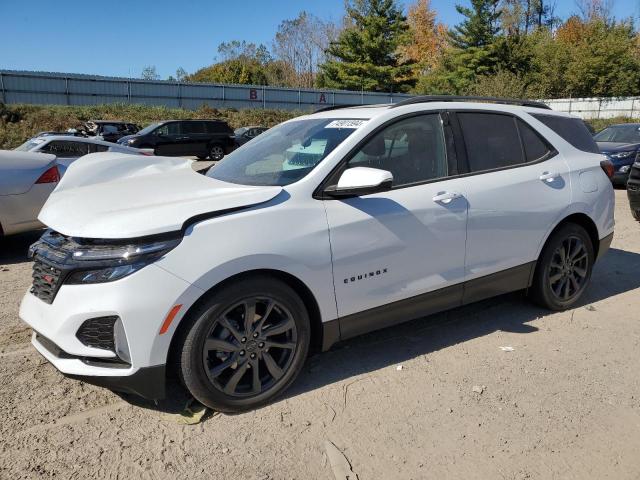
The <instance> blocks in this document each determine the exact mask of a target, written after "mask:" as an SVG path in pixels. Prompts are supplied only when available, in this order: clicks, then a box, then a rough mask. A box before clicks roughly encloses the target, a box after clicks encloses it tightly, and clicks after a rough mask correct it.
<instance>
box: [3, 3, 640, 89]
mask: <svg viewBox="0 0 640 480" xmlns="http://www.w3.org/2000/svg"><path fill="white" fill-rule="evenodd" d="M408 3H410V2H408V1H400V4H402V5H403V6H404V5H406V4H408ZM455 3H462V4H468V3H470V2H469V1H468V0H458V1H457V2H455V1H446V0H432V6H433V8H434V9H435V10H436V11H437V12H438V20H439V21H441V22H443V23H446V24H448V25H454V24H455V23H457V22H458V21H459V20H460V16H459V14H458V13H457V12H456V10H455V6H454V5H455ZM343 6H344V0H304V2H300V1H287V0H262V1H260V0H241V1H238V0H236V1H233V2H231V1H228V0H180V1H175V0H153V1H150V0H128V1H125V0H112V1H111V2H100V1H97V2H91V1H86V0H85V1H82V2H80V1H77V0H0V19H1V22H2V29H0V34H1V37H0V38H1V41H0V69H12V70H38V71H49V72H65V73H87V74H95V75H110V76H122V77H139V76H140V73H141V71H142V69H143V68H144V67H145V66H147V65H154V66H155V67H156V69H157V71H158V74H159V75H160V76H161V78H166V77H168V76H169V75H175V71H176V69H177V68H178V67H182V68H184V69H185V70H186V71H187V72H189V73H192V72H194V71H196V70H197V69H198V68H200V67H203V66H206V65H210V64H211V63H213V61H214V60H215V57H216V52H217V47H218V45H219V44H220V43H221V42H224V41H230V40H246V41H248V42H254V43H257V44H259V43H264V44H265V45H267V46H268V47H270V45H271V42H272V39H273V37H274V35H275V32H276V31H277V28H278V25H279V23H280V22H281V21H282V20H284V19H289V18H295V17H296V16H297V14H298V12H299V11H300V10H303V9H304V10H306V11H308V12H310V13H313V14H315V15H317V16H319V17H321V18H324V19H328V20H333V21H336V22H337V21H339V20H340V19H341V18H342V15H343V12H344V8H343ZM576 11H577V7H576V2H575V0H556V15H558V16H560V17H565V16H568V15H570V14H571V13H574V12H576ZM613 13H614V15H615V16H616V17H617V18H628V17H634V18H635V19H636V24H637V23H638V22H637V20H638V18H639V17H640V0H613Z"/></svg>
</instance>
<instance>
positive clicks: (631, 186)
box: [627, 160, 640, 222]
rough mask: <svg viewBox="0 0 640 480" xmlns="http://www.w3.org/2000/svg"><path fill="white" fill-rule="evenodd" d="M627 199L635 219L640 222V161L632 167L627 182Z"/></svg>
mask: <svg viewBox="0 0 640 480" xmlns="http://www.w3.org/2000/svg"><path fill="white" fill-rule="evenodd" d="M627 197H629V206H630V207H631V213H632V214H633V218H635V219H636V220H638V221H639V222H640V160H639V161H636V162H635V163H634V164H633V165H631V172H630V173H629V180H628V181H627Z"/></svg>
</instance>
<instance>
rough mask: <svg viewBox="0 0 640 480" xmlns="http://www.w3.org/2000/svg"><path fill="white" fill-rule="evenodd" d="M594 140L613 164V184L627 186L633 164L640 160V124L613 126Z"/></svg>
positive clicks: (597, 135) (599, 133) (601, 132)
mask: <svg viewBox="0 0 640 480" xmlns="http://www.w3.org/2000/svg"><path fill="white" fill-rule="evenodd" d="M593 139H594V140H595V141H596V143H597V144H598V148H599V149H600V151H601V152H602V153H604V154H605V155H606V156H607V158H608V159H609V160H611V163H613V168H614V174H613V177H612V178H611V181H612V182H613V184H614V185H626V184H627V180H628V179H629V173H630V172H631V166H632V165H633V162H635V161H636V160H640V156H639V152H640V123H622V124H619V125H611V126H609V127H607V128H605V129H604V130H602V131H600V132H598V133H597V134H596V135H595V136H594V137H593Z"/></svg>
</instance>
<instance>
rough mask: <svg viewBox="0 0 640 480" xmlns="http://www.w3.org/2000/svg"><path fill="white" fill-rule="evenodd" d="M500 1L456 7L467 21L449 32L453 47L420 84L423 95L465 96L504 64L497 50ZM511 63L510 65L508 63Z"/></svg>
mask: <svg viewBox="0 0 640 480" xmlns="http://www.w3.org/2000/svg"><path fill="white" fill-rule="evenodd" d="M499 1H500V0H471V8H468V7H463V6H461V5H456V9H457V10H458V12H459V13H460V14H461V15H462V16H463V17H465V18H464V20H463V21H462V22H460V23H459V24H458V25H456V26H455V27H454V28H453V29H452V30H451V31H450V32H449V40H450V47H449V48H448V49H446V50H445V52H444V54H443V55H442V58H441V60H440V62H439V64H438V67H437V68H436V69H435V70H434V72H433V74H431V75H428V76H426V77H423V78H421V79H420V80H419V82H418V85H417V88H416V90H417V91H418V92H420V93H438V94H457V95H459V94H463V93H465V92H467V91H468V90H469V88H470V87H471V85H473V84H474V83H475V81H476V78H477V77H478V76H481V75H491V74H492V73H494V72H495V71H496V70H497V69H498V67H499V64H500V58H499V53H500V52H501V51H502V52H504V51H507V50H508V49H507V48H506V47H507V45H502V50H500V49H497V48H496V45H495V44H496V40H497V39H498V33H499V31H500V25H499V23H498V21H499V19H500V15H501V11H500V10H499V8H498V4H499ZM507 63H508V62H507Z"/></svg>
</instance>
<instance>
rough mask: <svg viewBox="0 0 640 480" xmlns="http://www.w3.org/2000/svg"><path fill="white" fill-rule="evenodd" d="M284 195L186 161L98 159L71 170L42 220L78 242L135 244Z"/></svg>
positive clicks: (116, 156)
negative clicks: (205, 171)
mask: <svg viewBox="0 0 640 480" xmlns="http://www.w3.org/2000/svg"><path fill="white" fill-rule="evenodd" d="M281 191H282V188H281V187H275V186H274V187H271V186H267V187H254V186H245V185H235V184H232V183H226V182H221V181H219V180H215V179H212V178H208V177H205V176H204V175H200V174H198V173H196V172H195V171H193V169H192V168H191V161H190V160H186V159H184V158H175V157H146V156H138V155H135V156H134V155H126V154H122V153H111V152H107V153H95V154H91V155H86V156H84V157H82V158H81V159H79V160H77V161H75V162H74V163H73V164H72V165H71V166H70V167H69V169H68V170H67V172H66V174H65V176H64V177H63V178H62V180H61V182H60V183H59V184H58V187H57V188H56V189H55V190H54V192H53V193H52V194H51V195H50V197H49V199H48V200H47V202H46V203H45V205H44V207H43V208H42V210H41V212H40V215H39V216H38V219H39V220H40V221H41V222H42V223H44V224H45V225H47V226H48V227H50V228H52V229H54V230H56V231H58V232H60V233H62V234H64V235H69V236H73V237H83V238H101V239H125V238H135V237H142V236H146V235H155V234H159V233H165V232H172V231H178V230H180V229H182V228H183V226H184V225H185V223H186V222H187V221H188V220H189V219H191V218H193V217H196V216H201V215H206V214H215V213H216V212H223V211H228V210H230V209H236V208H241V207H248V206H251V205H256V204H259V203H263V202H266V201H269V200H271V199H272V198H274V197H275V196H276V195H278V194H279V193H280V192H281Z"/></svg>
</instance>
